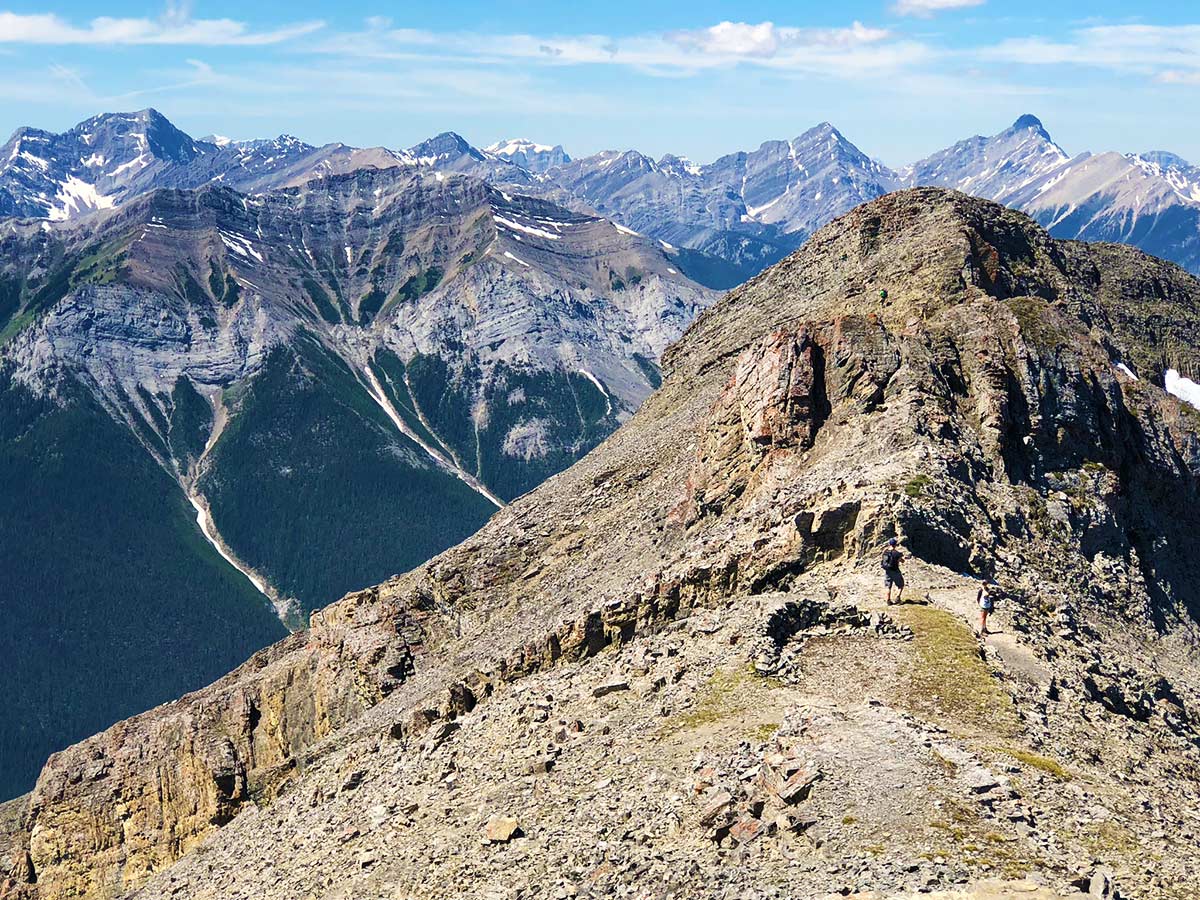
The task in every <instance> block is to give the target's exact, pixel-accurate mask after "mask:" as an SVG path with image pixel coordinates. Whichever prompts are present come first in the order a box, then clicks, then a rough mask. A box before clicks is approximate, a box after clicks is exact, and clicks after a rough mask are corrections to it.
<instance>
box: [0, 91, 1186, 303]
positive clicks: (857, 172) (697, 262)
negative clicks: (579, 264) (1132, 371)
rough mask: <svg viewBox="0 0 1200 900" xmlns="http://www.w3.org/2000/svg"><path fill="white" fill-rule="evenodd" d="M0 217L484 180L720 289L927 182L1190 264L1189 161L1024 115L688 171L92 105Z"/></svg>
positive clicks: (822, 131)
mask: <svg viewBox="0 0 1200 900" xmlns="http://www.w3.org/2000/svg"><path fill="white" fill-rule="evenodd" d="M0 160H3V162H0V215H10V216H29V217H45V218H49V219H52V220H53V219H65V218H69V217H72V216H75V215H79V214H81V213H85V212H87V211H90V210H93V209H100V208H108V207H112V206H115V205H118V204H120V203H122V202H125V201H127V200H128V199H130V198H132V197H134V196H137V195H138V194H139V193H142V192H145V191H147V190H151V189H153V188H156V187H199V186H201V185H204V184H208V183H210V182H220V183H222V184H225V185H228V186H230V187H233V188H235V189H237V190H240V191H245V192H248V193H255V192H261V191H266V190H272V189H275V188H279V187H287V186H295V185H299V184H302V183H304V182H305V181H306V180H308V179H311V178H313V177H317V176H320V175H328V174H337V173H342V172H348V171H353V170H355V169H358V168H363V167H374V168H387V167H391V166H407V167H425V168H430V169H433V170H434V171H438V172H442V173H451V172H454V173H459V174H468V175H473V176H476V177H479V178H483V179H486V180H488V181H490V182H492V183H493V184H496V185H497V186H499V187H502V188H504V189H505V190H510V191H519V192H521V193H523V194H527V195H535V196H540V197H543V198H545V199H549V200H552V201H554V202H556V203H558V204H560V205H563V206H566V207H568V208H571V209H574V210H576V211H579V212H584V213H587V214H591V215H600V216H605V217H608V218H610V219H612V220H613V221H614V222H618V223H620V224H621V225H623V226H625V227H627V228H630V229H633V230H636V231H638V232H641V233H643V234H646V235H648V236H650V237H653V238H655V239H658V240H661V241H664V242H666V243H668V244H670V245H672V247H673V248H675V247H677V248H680V249H681V250H683V251H691V252H692V253H699V254H701V256H699V257H696V256H689V257H687V258H689V259H691V261H692V265H691V268H692V270H693V272H692V274H693V275H694V276H695V277H697V278H699V279H700V280H702V281H704V282H705V283H707V284H709V285H710V286H714V287H722V288H724V287H731V286H732V285H734V284H736V283H738V282H740V281H743V280H745V279H746V278H748V277H750V276H752V275H754V274H756V273H757V272H758V271H760V270H761V269H762V268H764V267H765V266H767V265H769V264H770V263H772V262H775V261H776V260H778V259H780V258H781V257H783V256H785V255H786V254H787V253H789V252H791V251H792V250H794V249H795V248H796V247H798V246H799V245H800V244H801V243H803V242H804V240H805V239H807V237H808V236H809V235H810V234H812V233H813V231H814V230H816V229H817V228H819V227H820V226H821V225H823V224H825V223H826V222H828V221H829V220H830V219H832V218H834V217H836V216H837V215H840V214H841V213H843V212H846V211H847V210H849V209H851V208H853V207H854V206H857V205H858V204H860V203H862V202H864V201H867V200H871V199H873V198H875V197H878V196H880V195H882V194H885V193H887V192H889V191H892V190H896V189H898V188H902V187H912V186H919V185H935V186H943V187H951V188H955V189H957V190H961V191H964V192H966V193H970V194H975V195H977V196H981V197H986V198H988V199H992V200H996V201H999V202H1001V203H1004V204H1006V205H1009V206H1012V207H1014V208H1017V209H1020V210H1022V211H1024V212H1026V213H1028V214H1029V215H1031V216H1032V217H1033V218H1035V219H1036V220H1037V221H1038V222H1039V223H1040V224H1042V225H1043V226H1045V227H1046V228H1048V229H1049V230H1050V232H1051V233H1052V234H1053V235H1055V236H1056V237H1063V238H1078V239H1082V240H1106V241H1117V242H1122V243H1128V244H1132V245H1133V246H1136V247H1139V248H1141V249H1143V250H1146V251H1147V252H1150V253H1153V254H1155V255H1158V256H1161V257H1163V258H1166V259H1169V260H1172V261H1174V262H1177V263H1179V264H1180V265H1183V266H1184V267H1186V268H1188V269H1190V270H1192V271H1200V168H1197V167H1195V166H1192V165H1191V164H1189V163H1188V162H1187V161H1185V160H1183V159H1182V158H1180V157H1179V156H1176V155H1174V154H1172V153H1168V152H1165V151H1152V152H1146V153H1141V154H1127V155H1122V154H1119V153H1101V154H1098V155H1093V154H1091V153H1082V154H1080V155H1078V156H1076V157H1069V156H1068V155H1067V154H1066V153H1065V152H1064V151H1063V150H1062V148H1060V147H1059V146H1058V145H1057V144H1056V143H1054V141H1053V140H1052V139H1051V137H1050V135H1049V134H1048V133H1047V131H1046V129H1045V128H1044V127H1043V125H1042V123H1041V122H1040V121H1039V120H1038V119H1037V118H1035V117H1034V116H1030V115H1025V116H1021V117H1020V118H1019V119H1017V121H1016V122H1014V123H1013V124H1012V126H1010V127H1009V128H1006V129H1005V130H1003V131H1001V132H1000V133H998V134H996V135H993V136H991V137H982V136H975V137H971V138H968V139H966V140H963V141H960V142H958V143H957V144H954V145H953V146H951V147H948V148H946V149H945V150H941V151H939V152H937V153H934V154H933V155H931V156H929V157H928V158H926V159H923V160H920V161H918V162H916V163H913V164H912V165H910V166H906V167H904V168H902V169H900V170H892V169H889V168H888V167H886V166H884V165H882V164H881V163H878V162H876V161H874V160H872V159H870V158H869V157H867V156H866V155H865V154H864V153H863V152H862V151H860V150H859V149H858V148H857V147H855V146H854V144H852V143H851V142H850V141H849V140H847V139H846V137H845V136H843V135H842V134H841V132H839V131H838V130H837V129H836V128H835V127H833V126H832V125H830V124H829V123H822V124H820V125H818V126H816V127H815V128H811V129H809V130H808V131H806V132H804V133H803V134H801V135H800V136H799V137H797V138H795V139H793V140H790V141H768V142H766V143H764V144H762V145H761V146H760V147H758V148H757V149H756V150H748V151H740V152H737V153H731V154H729V155H727V156H723V157H721V158H720V159H718V160H716V161H715V162H712V163H709V164H705V165H700V164H696V163H694V162H692V161H690V160H688V159H685V158H683V157H679V156H674V155H670V154H668V155H666V156H663V157H662V158H661V159H658V160H655V159H652V158H651V157H649V156H646V155H645V154H642V153H639V152H637V151H636V150H626V151H615V150H614V151H604V152H601V153H597V154H594V155H592V156H588V157H585V158H582V159H572V158H571V157H570V156H568V154H567V153H566V152H565V151H564V150H563V148H562V147H561V146H557V145H555V146H550V145H546V144H538V143H535V142H533V141H529V140H524V139H513V140H505V141H500V142H497V143H495V144H493V145H491V146H490V147H488V148H486V149H479V148H476V147H474V146H472V145H471V144H470V143H469V142H467V141H466V140H465V139H464V138H462V137H461V136H459V135H457V134H454V133H452V132H447V133H445V134H440V135H438V136H436V137H433V138H430V139H429V140H426V141H423V142H421V143H420V144H417V145H416V146H414V147H411V148H409V149H407V150H388V149H384V148H381V147H376V148H371V149H358V148H353V147H348V146H346V145H344V144H328V145H325V146H323V147H314V146H312V145H309V144H305V143H303V142H301V141H299V140H297V139H296V138H293V137H289V136H281V137H279V138H277V139H274V140H266V141H264V140H255V141H230V140H227V139H221V138H206V139H203V140H193V139H192V138H190V137H188V136H187V135H186V134H184V133H183V132H181V131H179V130H178V129H176V128H175V127H174V126H173V125H171V123H170V122H169V121H167V120H166V119H165V118H164V117H163V116H162V115H160V114H159V113H157V112H155V111H154V110H143V111H142V112H139V113H131V114H123V115H103V116H97V117H95V118H93V119H89V120H88V121H87V122H83V123H80V124H79V125H78V126H76V127H75V128H73V129H71V130H70V131H68V132H65V133H63V134H60V135H56V134H51V133H49V132H44V131H38V130H35V129H28V128H23V129H19V130H18V131H17V132H16V133H15V134H14V135H13V137H12V138H10V140H9V141H8V143H7V144H5V145H4V147H3V148H2V149H0Z"/></svg>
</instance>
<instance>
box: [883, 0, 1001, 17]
mask: <svg viewBox="0 0 1200 900" xmlns="http://www.w3.org/2000/svg"><path fill="white" fill-rule="evenodd" d="M984 2H985V0H896V3H895V4H893V6H892V10H893V11H894V12H895V13H896V14H897V15H901V16H920V17H922V18H926V19H927V18H929V17H930V16H933V15H935V14H936V13H940V12H944V11H946V10H948V9H966V8H967V7H971V6H983V4H984Z"/></svg>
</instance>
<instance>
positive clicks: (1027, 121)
mask: <svg viewBox="0 0 1200 900" xmlns="http://www.w3.org/2000/svg"><path fill="white" fill-rule="evenodd" d="M1008 131H1009V132H1014V131H1032V132H1034V133H1035V134H1037V135H1038V136H1039V137H1042V138H1044V139H1045V140H1047V141H1049V140H1052V138H1051V137H1050V133H1049V132H1048V131H1046V128H1045V126H1043V125H1042V120H1041V119H1039V118H1038V117H1037V116H1035V115H1033V114H1031V113H1025V114H1024V115H1022V116H1019V117H1018V118H1017V121H1015V122H1013V123H1012V125H1011V126H1010V127H1009V128H1008Z"/></svg>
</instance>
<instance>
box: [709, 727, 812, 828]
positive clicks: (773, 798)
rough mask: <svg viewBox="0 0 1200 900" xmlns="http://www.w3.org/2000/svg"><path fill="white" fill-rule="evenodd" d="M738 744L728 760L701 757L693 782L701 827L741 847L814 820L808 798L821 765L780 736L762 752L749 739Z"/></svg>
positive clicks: (804, 825)
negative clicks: (746, 742)
mask: <svg viewBox="0 0 1200 900" xmlns="http://www.w3.org/2000/svg"><path fill="white" fill-rule="evenodd" d="M740 749H741V750H742V752H741V753H739V754H738V755H737V756H736V757H734V758H731V759H728V760H725V761H724V764H717V763H714V762H709V761H706V760H704V759H703V758H700V759H697V761H696V766H695V778H694V780H693V783H692V792H693V794H694V795H695V796H696V798H697V801H698V803H699V812H698V815H697V818H696V825H697V827H698V828H699V829H701V830H702V831H703V832H704V833H705V834H706V835H707V836H708V837H709V838H710V839H711V840H712V841H714V842H716V843H718V844H721V845H722V846H729V847H737V846H742V845H745V844H750V843H751V842H753V841H757V840H759V839H762V838H771V837H776V836H781V835H787V834H796V833H799V832H802V831H804V830H805V829H806V828H808V827H809V826H810V825H812V824H814V822H815V819H814V818H813V817H812V816H811V815H810V814H808V813H807V811H806V808H805V803H804V801H806V800H807V799H808V797H809V795H810V794H811V792H812V789H813V786H814V785H815V784H816V782H817V781H818V780H819V779H820V777H821V769H820V767H819V766H818V765H817V764H816V763H815V762H814V761H813V760H811V759H810V758H808V756H806V755H805V754H804V753H803V752H802V751H800V750H798V749H796V748H795V747H789V746H785V745H784V744H783V743H782V742H780V741H775V742H773V743H772V745H770V746H769V747H768V749H766V750H765V751H763V752H761V753H754V752H752V751H751V750H750V746H749V744H745V743H743V744H742V746H741V748H740Z"/></svg>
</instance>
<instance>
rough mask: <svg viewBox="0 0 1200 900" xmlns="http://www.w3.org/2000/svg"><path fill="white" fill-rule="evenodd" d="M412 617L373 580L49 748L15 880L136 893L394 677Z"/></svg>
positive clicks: (60, 889)
mask: <svg viewBox="0 0 1200 900" xmlns="http://www.w3.org/2000/svg"><path fill="white" fill-rule="evenodd" d="M417 615H418V614H416V613H413V612H409V611H402V610H400V609H399V608H398V607H397V606H396V604H395V601H394V598H392V597H391V596H389V594H388V591H387V587H386V586H384V587H383V588H373V589H371V590H368V591H363V592H361V593H358V594H352V595H350V596H348V597H346V598H345V599H344V600H342V601H340V602H339V603H336V604H334V605H333V606H330V607H328V608H327V609H325V610H322V611H320V612H317V613H314V614H313V616H312V622H311V628H310V630H309V631H307V632H303V633H300V634H297V635H294V636H293V637H291V638H289V639H287V640H286V641H284V642H282V643H280V644H278V645H276V646H274V647H271V648H269V649H267V650H264V651H262V652H261V653H259V654H256V655H255V656H254V657H253V658H252V659H251V660H250V661H249V662H248V663H246V665H244V666H243V667H241V668H240V669H238V670H237V671H235V672H234V673H232V674H230V675H229V676H227V677H226V678H224V679H222V680H221V681H219V682H217V683H216V684H214V685H212V686H210V687H208V688H205V689H204V690H202V691H198V692H196V693H194V694H190V695H188V696H187V697H184V698H183V699H182V700H178V701H176V702H174V703H170V704H167V705H165V706H162V707H159V708H158V709H155V710H151V711H150V712H148V713H146V714H144V715H142V716H138V717H136V718H134V719H130V720H128V721H125V722H121V723H119V724H117V725H115V726H113V727H112V728H110V729H109V730H108V731H105V732H103V733H102V734H99V735H97V736H96V737H94V738H91V739H89V740H87V741H84V742H83V743H81V744H77V745H76V746H74V747H71V748H69V749H67V750H65V751H63V752H62V753H58V754H55V756H53V757H52V758H51V759H50V761H49V762H48V763H47V764H46V767H45V769H44V770H43V772H42V775H41V777H40V778H39V779H38V784H37V787H36V789H35V790H34V793H33V795H32V798H31V802H30V808H29V812H28V822H29V824H30V832H29V851H28V865H27V866H26V867H25V868H26V869H27V871H22V872H18V873H16V877H19V878H20V879H21V880H22V881H25V882H26V883H28V882H29V881H31V880H32V879H36V883H37V888H38V891H39V893H40V896H42V897H45V898H49V897H104V896H111V895H112V894H114V893H121V892H124V891H128V890H132V889H134V888H136V887H137V886H138V885H139V884H141V883H142V882H143V881H144V880H145V879H146V878H148V877H149V876H150V875H151V874H153V873H154V872H155V871H158V870H160V869H162V868H164V867H165V866H167V865H170V863H172V862H173V861H174V860H175V859H177V858H178V857H179V856H181V855H182V854H184V853H186V852H188V850H190V849H191V848H192V847H194V846H195V845H196V844H197V843H199V842H200V841H201V840H203V838H204V837H205V836H206V835H207V834H208V833H209V832H210V831H212V830H213V829H214V828H217V827H219V826H221V825H223V824H225V823H226V822H228V821H229V820H230V819H232V818H233V817H234V815H236V813H237V811H238V810H239V809H240V808H241V807H242V805H243V804H245V803H247V802H249V801H250V800H251V799H252V798H253V797H255V796H258V795H261V794H266V795H269V794H270V792H271V790H272V788H273V786H274V785H275V784H277V783H278V781H279V779H280V778H283V777H286V776H287V774H288V772H289V770H290V769H291V768H292V766H293V765H294V763H295V760H296V758H297V755H298V754H300V753H302V752H303V751H304V749H305V748H306V747H308V746H310V745H312V744H313V742H315V741H317V740H319V739H320V738H322V737H324V736H325V735H327V734H329V733H330V732H332V731H334V730H335V729H337V728H339V727H340V726H342V725H344V724H346V723H347V722H349V721H350V720H352V719H354V718H356V717H357V716H358V715H360V714H361V713H362V712H363V711H364V710H366V709H368V708H369V707H371V706H373V705H374V704H375V703H377V702H378V701H379V700H380V699H381V698H382V697H384V696H385V695H386V694H388V693H389V692H390V691H391V690H393V689H394V688H395V687H396V686H397V685H399V684H400V683H402V682H403V680H404V679H405V678H406V677H407V675H408V674H409V673H410V672H411V669H412V652H411V649H410V647H411V644H410V641H412V642H414V643H416V642H419V640H420V626H419V624H418V621H417V618H416V616H417Z"/></svg>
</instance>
